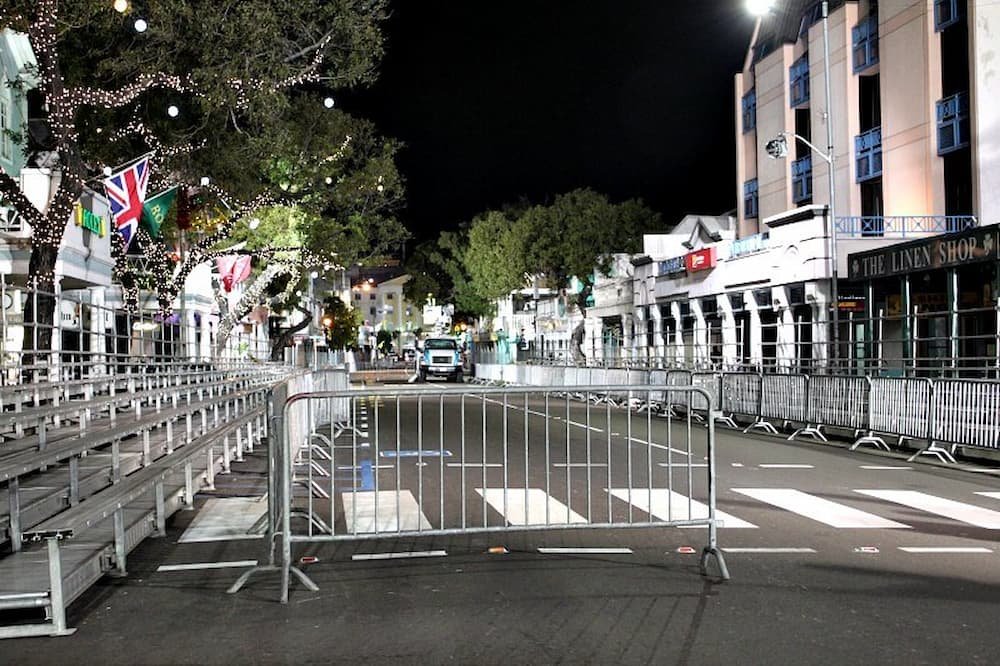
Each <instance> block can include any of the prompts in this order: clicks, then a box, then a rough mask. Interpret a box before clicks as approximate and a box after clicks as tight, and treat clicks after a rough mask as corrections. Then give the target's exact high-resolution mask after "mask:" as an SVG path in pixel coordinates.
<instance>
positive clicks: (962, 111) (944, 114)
mask: <svg viewBox="0 0 1000 666" xmlns="http://www.w3.org/2000/svg"><path fill="white" fill-rule="evenodd" d="M937 132H938V155H947V154H948V153H951V152H954V151H956V150H961V149H962V148H966V147H968V145H969V134H970V130H969V93H967V92H960V93H957V94H955V95H952V96H950V97H945V98H944V99H942V100H939V101H938V103H937Z"/></svg>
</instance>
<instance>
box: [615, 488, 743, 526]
mask: <svg viewBox="0 0 1000 666" xmlns="http://www.w3.org/2000/svg"><path fill="white" fill-rule="evenodd" d="M608 492H609V493H611V495H612V496H613V497H617V498H618V499H620V500H622V501H623V502H630V503H631V504H632V506H635V507H638V508H639V509H642V510H643V511H645V512H646V513H648V514H650V515H652V516H655V517H656V518H659V519H660V520H671V521H672V520H700V519H703V518H708V505H706V504H702V503H701V502H699V501H697V500H693V499H692V500H689V498H688V497H687V496H686V495H682V494H680V493H679V492H677V491H674V490H669V489H667V488H653V490H652V492H650V490H649V489H648V488H633V489H632V497H631V500H630V499H629V490H628V488H612V489H611V490H609V491H608ZM715 515H716V517H717V518H718V520H719V521H720V523H721V524H720V527H735V528H755V527H757V526H756V525H754V524H753V523H748V522H747V521H745V520H741V519H740V518H737V517H736V516H733V515H730V514H728V513H726V512H725V511H716V512H715Z"/></svg>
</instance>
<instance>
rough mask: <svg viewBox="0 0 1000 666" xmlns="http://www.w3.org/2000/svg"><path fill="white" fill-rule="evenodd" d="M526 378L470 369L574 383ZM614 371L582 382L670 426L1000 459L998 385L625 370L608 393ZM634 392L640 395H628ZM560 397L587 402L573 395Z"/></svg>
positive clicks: (512, 380) (573, 375) (552, 371)
mask: <svg viewBox="0 0 1000 666" xmlns="http://www.w3.org/2000/svg"><path fill="white" fill-rule="evenodd" d="M523 370H524V366H480V367H477V372H478V373H479V378H478V379H479V380H480V381H482V382H485V383H500V384H518V385H523V384H528V385H534V386H548V387H550V388H551V387H556V386H562V385H568V384H569V383H570V382H572V381H574V380H576V381H579V379H580V372H581V371H580V370H578V369H576V371H575V372H574V370H575V369H573V368H565V369H559V368H553V367H539V368H536V372H523ZM616 372H617V371H615V370H607V369H590V370H586V371H585V373H586V375H585V377H586V380H587V381H588V382H590V383H592V384H612V386H605V387H602V388H603V389H606V390H604V391H603V394H604V395H606V396H608V397H609V398H612V397H616V396H620V395H621V394H622V393H625V395H626V398H627V399H626V400H619V401H617V403H615V402H614V401H611V402H612V404H619V405H620V406H623V407H626V406H628V407H637V408H638V409H639V410H640V411H647V412H649V413H659V414H665V415H669V416H670V417H671V418H675V417H676V412H675V409H676V410H680V411H681V412H682V413H686V414H689V415H690V414H691V413H692V412H693V413H695V415H696V416H697V417H698V418H702V419H703V420H706V421H708V422H714V421H720V422H722V423H726V424H727V425H729V426H730V427H734V428H735V427H738V426H737V425H736V421H735V420H734V419H735V417H737V416H739V417H742V419H743V422H744V423H749V425H747V426H746V428H745V430H744V432H746V431H749V430H756V429H760V430H764V431H766V432H769V433H771V434H778V428H776V427H775V424H780V426H781V427H782V428H786V429H787V431H791V435H790V436H789V437H788V439H795V438H798V437H811V438H813V439H819V440H823V441H826V439H827V434H826V433H825V431H824V429H826V428H837V429H839V430H842V431H844V432H845V433H848V432H849V433H853V438H854V444H853V445H852V446H851V450H854V449H857V448H858V447H859V446H861V445H862V444H872V445H875V446H877V447H880V448H883V449H886V450H889V449H890V448H891V447H890V446H889V445H888V444H887V443H886V442H885V439H884V437H886V436H891V437H896V438H898V441H897V443H898V444H902V443H903V441H904V440H908V439H909V440H918V441H919V442H921V443H920V444H918V445H917V446H916V448H917V451H916V453H913V454H912V455H911V456H910V458H909V459H910V460H913V459H915V458H916V457H917V456H920V455H933V456H936V457H937V458H938V459H939V460H941V461H942V462H950V463H954V462H956V460H955V453H956V449H958V448H959V447H962V448H972V449H992V450H1000V381H982V380H975V379H927V378H902V377H850V376H838V375H813V376H808V375H803V374H762V373H752V372H751V373H734V372H724V373H691V372H686V371H663V370H648V371H642V370H630V371H628V374H627V375H626V381H627V384H628V385H627V386H625V385H623V386H621V387H617V386H613V385H614V384H615V380H616V379H620V378H621V377H620V375H616V374H615V373H616ZM680 384H694V385H696V386H698V387H699V389H701V391H702V393H701V394H700V396H701V397H703V398H707V399H710V401H711V402H710V403H706V402H700V401H692V400H690V399H689V398H691V397H694V396H683V397H682V398H680V399H678V397H677V395H675V394H676V393H677V390H678V389H675V388H674V387H675V386H679V385H680ZM640 386H641V387H642V390H641V391H640V390H635V389H636V388H638V387H640ZM567 393H568V394H571V395H576V396H577V397H584V396H583V395H581V392H580V391H579V390H576V389H567ZM644 398H645V400H643V399H644ZM597 402H603V401H602V400H600V399H598V400H597ZM716 409H720V410H721V413H716V412H715V411H714V410H716ZM706 417H707V418H706ZM911 450H912V448H911Z"/></svg>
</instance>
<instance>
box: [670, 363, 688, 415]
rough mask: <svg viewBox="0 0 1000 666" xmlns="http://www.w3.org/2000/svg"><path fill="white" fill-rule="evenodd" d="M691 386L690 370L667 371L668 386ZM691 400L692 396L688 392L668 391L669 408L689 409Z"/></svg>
mask: <svg viewBox="0 0 1000 666" xmlns="http://www.w3.org/2000/svg"><path fill="white" fill-rule="evenodd" d="M690 385H691V371H690V370H668V371H667V386H690ZM689 399H690V394H689V393H688V392H687V391H674V390H668V391H667V400H666V403H667V404H666V406H667V407H684V408H685V409H687V407H688V402H689Z"/></svg>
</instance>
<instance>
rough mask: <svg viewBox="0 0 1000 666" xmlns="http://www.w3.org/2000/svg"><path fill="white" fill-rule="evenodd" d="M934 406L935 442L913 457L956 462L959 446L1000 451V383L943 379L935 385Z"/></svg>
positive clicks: (932, 400) (933, 438) (932, 413)
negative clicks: (923, 456)
mask: <svg viewBox="0 0 1000 666" xmlns="http://www.w3.org/2000/svg"><path fill="white" fill-rule="evenodd" d="M931 405H932V407H931V419H932V423H933V429H932V430H931V432H932V433H933V436H932V439H931V440H930V441H929V442H928V446H927V448H925V449H923V450H921V451H918V452H917V453H916V454H914V456H913V457H915V456H916V455H920V454H927V455H935V456H937V457H938V458H940V459H942V460H945V461H948V462H954V461H955V458H954V453H955V448H956V447H957V446H970V447H976V448H982V449H997V448H1000V383H998V382H989V381H980V380H974V379H939V380H936V381H935V382H934V384H933V386H932V399H931ZM939 444H947V445H949V448H948V449H944V448H942V447H941V446H939ZM913 457H911V460H912V458H913Z"/></svg>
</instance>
